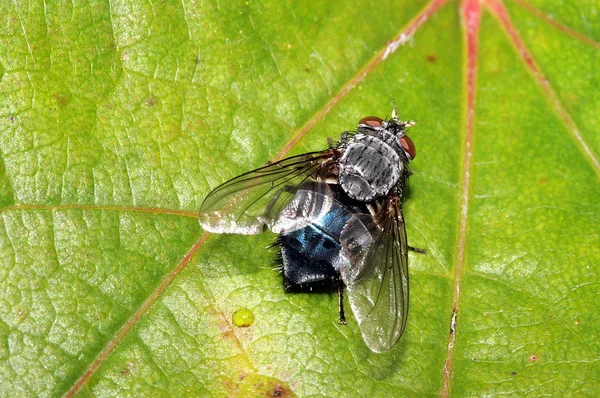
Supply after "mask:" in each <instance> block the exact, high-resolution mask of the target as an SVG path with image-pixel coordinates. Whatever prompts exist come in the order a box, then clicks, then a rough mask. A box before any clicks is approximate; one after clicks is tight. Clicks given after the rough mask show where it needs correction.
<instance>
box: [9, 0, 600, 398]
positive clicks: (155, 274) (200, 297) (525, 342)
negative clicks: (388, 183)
mask: <svg viewBox="0 0 600 398" xmlns="http://www.w3.org/2000/svg"><path fill="white" fill-rule="evenodd" d="M598 7H599V5H598V4H596V3H595V2H593V1H591V2H577V1H568V0H565V1H562V2H551V1H546V0H529V1H525V0H506V1H505V2H500V1H498V0H487V1H484V2H481V4H480V2H478V1H471V0H466V1H462V2H456V1H442V0H440V1H431V2H426V1H417V0H414V1H404V2H398V1H397V2H391V1H384V2H378V3H377V4H375V3H371V2H366V1H363V2H361V1H357V2H352V3H349V2H344V1H333V2H328V3H327V4H326V5H314V4H308V3H307V4H295V5H293V6H289V5H285V4H281V2H259V3H252V2H225V3H224V2H208V1H207V2H180V3H173V2H165V3H160V2H158V3H154V2H138V1H135V0H134V1H130V2H122V1H109V2H104V3H96V2H79V1H75V2H70V3H63V4H60V5H57V4H49V3H44V2H39V1H33V2H29V3H20V2H17V1H14V2H10V3H7V2H5V4H2V5H0V11H1V12H2V15H4V16H5V17H4V19H3V22H2V23H0V49H1V50H0V157H1V158H0V205H1V210H0V223H1V228H0V258H1V261H0V395H3V396H16V395H19V396H60V395H65V394H66V395H69V396H71V395H75V394H77V395H81V396H143V395H148V396H193V395H197V396H236V395H237V396H264V395H266V394H267V395H279V396H294V395H296V396H340V395H341V396H398V395H405V396H413V395H425V396H429V395H431V396H437V395H440V394H442V395H448V394H451V395H453V396H481V395H492V394H493V395H499V394H511V395H514V394H523V395H524V394H527V393H529V394H534V395H550V394H555V395H587V396H592V395H595V393H596V392H597V390H598V388H600V368H599V366H598V363H600V340H599V339H598V336H600V318H599V316H598V313H599V312H598V305H597V301H598V282H599V281H600V278H599V275H598V269H597V264H598V263H599V260H600V235H599V234H598V225H600V219H599V218H600V213H599V212H598V209H600V199H599V198H600V186H599V184H598V177H599V176H600V163H599V162H598V158H599V157H600V136H599V135H598V134H597V131H598V127H599V125H600V119H599V118H600V116H599V115H600V113H599V112H598V109H600V97H599V96H598V90H597V89H596V88H597V87H598V85H599V83H600V82H599V81H598V79H599V76H600V75H599V74H598V72H597V70H598V68H597V65H598V64H599V61H600V44H599V40H600V30H599V29H600V25H599V23H598V21H600V18H598ZM391 100H393V101H394V102H395V104H396V105H397V106H398V109H399V113H400V117H401V118H403V119H415V120H417V122H418V123H417V125H416V126H415V127H413V128H412V129H411V138H412V139H413V141H415V144H416V146H417V157H416V159H415V160H414V161H413V162H412V163H411V167H412V171H413V173H414V174H413V175H412V176H411V178H410V195H409V197H408V199H407V200H406V202H405V203H404V204H403V208H404V213H405V218H406V221H407V233H408V239H409V244H410V245H411V246H414V247H423V248H426V249H427V255H426V256H421V255H415V254H414V253H411V254H410V256H409V268H410V283H411V302H410V315H409V319H408V325H407V329H406V331H405V333H404V336H403V337H402V339H401V340H400V342H399V343H398V344H397V345H396V346H395V347H394V348H392V349H391V350H390V351H389V352H386V353H383V354H375V353H372V352H371V351H369V349H368V348H367V347H366V346H365V344H364V343H363V341H362V338H361V335H360V331H359V330H358V327H357V324H356V322H355V320H354V318H353V317H352V316H351V315H350V314H348V320H349V322H348V325H347V326H341V325H339V324H338V323H337V319H338V318H337V296H336V294H333V293H332V294H286V293H284V290H283V286H282V281H281V275H280V274H279V273H278V272H277V270H276V269H275V268H276V267H275V263H274V258H275V253H274V252H273V251H272V250H271V251H269V250H268V249H265V248H266V247H267V246H268V245H269V244H270V243H272V242H273V240H274V238H275V236H274V235H273V234H271V233H268V232H267V233H265V234H262V235H258V236H236V235H207V234H204V232H203V231H202V229H201V228H200V226H199V225H198V222H197V220H196V212H197V210H198V208H199V207H200V204H201V202H202V200H203V198H204V197H205V196H206V195H207V194H208V192H210V190H211V189H212V188H215V187H216V186H217V185H218V184H220V183H222V182H224V181H226V180H227V179H229V178H231V177H234V176H236V175H238V174H240V173H242V172H244V171H248V170H250V169H253V168H256V167H259V166H261V165H264V164H265V163H266V162H267V161H272V160H274V159H279V158H281V157H282V156H289V155H293V154H299V153H303V152H308V151H314V150H320V149H323V148H325V147H326V146H327V138H328V137H331V138H333V139H337V138H338V137H339V135H340V134H341V132H342V131H345V130H353V129H354V128H355V127H356V123H357V121H358V120H359V119H361V118H362V117H364V116H368V115H378V116H380V117H385V116H389V115H390V114H391V108H392V107H391ZM240 308H248V309H250V310H251V311H252V313H253V315H254V323H253V324H252V325H251V326H250V327H247V328H239V327H236V326H234V325H233V323H232V320H231V317H232V314H233V313H234V312H235V311H236V310H238V309H240Z"/></svg>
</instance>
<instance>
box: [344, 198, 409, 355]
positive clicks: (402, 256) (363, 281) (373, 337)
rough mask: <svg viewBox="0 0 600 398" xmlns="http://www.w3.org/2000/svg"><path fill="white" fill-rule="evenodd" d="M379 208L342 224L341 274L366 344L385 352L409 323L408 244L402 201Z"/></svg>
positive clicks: (386, 203) (389, 201)
mask: <svg viewBox="0 0 600 398" xmlns="http://www.w3.org/2000/svg"><path fill="white" fill-rule="evenodd" d="M376 207H377V208H378V209H377V211H376V215H375V217H373V216H371V215H370V214H364V213H363V214H355V215H354V216H353V217H352V218H351V219H350V220H348V223H347V224H346V226H345V227H344V230H343V231H342V235H341V237H340V241H341V243H342V265H341V266H340V274H341V277H342V280H343V281H344V283H345V284H346V287H347V291H348V297H349V299H350V305H351V306H352V312H353V313H354V316H355V317H356V319H357V321H358V324H359V327H360V331H361V333H362V336H363V339H364V341H365V343H366V344H367V346H368V347H369V348H370V349H371V350H372V351H374V352H383V351H387V350H389V349H390V348H391V347H392V346H393V345H394V344H395V343H396V342H397V341H398V340H399V339H400V336H401V335H402V333H403V332H404V328H405V326H406V318H407V315H408V264H407V263H408V257H407V250H408V247H407V243H406V230H405V228H404V218H403V215H402V208H401V206H400V200H399V199H398V198H392V199H390V200H386V201H384V202H382V203H379V204H377V205H376Z"/></svg>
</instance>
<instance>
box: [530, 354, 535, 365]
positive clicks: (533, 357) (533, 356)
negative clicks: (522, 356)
mask: <svg viewBox="0 0 600 398" xmlns="http://www.w3.org/2000/svg"><path fill="white" fill-rule="evenodd" d="M535 361H537V355H530V356H529V362H532V363H533V362H535Z"/></svg>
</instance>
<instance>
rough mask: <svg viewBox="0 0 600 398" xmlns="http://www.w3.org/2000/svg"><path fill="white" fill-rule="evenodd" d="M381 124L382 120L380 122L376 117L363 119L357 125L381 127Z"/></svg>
mask: <svg viewBox="0 0 600 398" xmlns="http://www.w3.org/2000/svg"><path fill="white" fill-rule="evenodd" d="M381 123H383V120H381V119H380V118H378V117H377V116H367V117H363V118H362V119H360V122H358V124H366V125H367V126H371V127H381Z"/></svg>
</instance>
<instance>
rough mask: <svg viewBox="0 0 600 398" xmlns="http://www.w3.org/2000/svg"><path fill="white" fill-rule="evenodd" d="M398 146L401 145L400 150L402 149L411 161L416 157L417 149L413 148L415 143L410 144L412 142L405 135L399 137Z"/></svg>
mask: <svg viewBox="0 0 600 398" xmlns="http://www.w3.org/2000/svg"><path fill="white" fill-rule="evenodd" d="M400 145H402V148H404V150H405V151H406V153H408V154H409V155H410V158H411V159H414V158H415V156H416V155H417V149H416V148H415V143H414V142H412V140H411V139H410V138H408V136H407V135H404V136H402V137H400Z"/></svg>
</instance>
